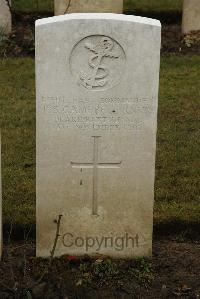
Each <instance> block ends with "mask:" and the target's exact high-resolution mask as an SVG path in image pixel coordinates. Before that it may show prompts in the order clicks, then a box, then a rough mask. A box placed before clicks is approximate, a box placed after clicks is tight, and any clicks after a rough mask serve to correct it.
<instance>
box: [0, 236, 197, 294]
mask: <svg viewBox="0 0 200 299" xmlns="http://www.w3.org/2000/svg"><path fill="white" fill-rule="evenodd" d="M34 256H35V246H34V245H33V244H31V243H29V244H26V245H23V244H22V243H17V244H13V245H12V246H11V245H10V246H8V245H7V246H5V249H4V255H3V260H2V261H1V262H0V298H2V299H3V298H20V299H22V298H42V299H44V298H47V299H48V298H49V299H50V298H52V299H56V298H63V299H67V298H68V299H79V298H84V299H95V298H99V299H100V298H102V299H106V298H108V299H114V298H119V299H122V298H123V299H126V298H127V299H129V298H141V299H146V298H147V299H148V298H149V299H158V298H187V299H189V298H190V299H192V298H194V299H197V298H199V297H198V295H200V263H199V256H200V242H193V243H191V242H183V243H180V242H176V241H172V240H156V241H155V242H154V247H153V258H152V259H151V260H148V261H146V260H144V259H141V260H138V261H124V260H122V261H111V260H109V259H107V260H104V261H103V260H96V261H95V260H91V259H90V258H88V257H84V258H82V259H76V258H75V257H67V256H64V257H62V258H60V259H54V261H53V264H52V267H51V269H50V271H49V273H48V274H47V275H45V276H44V277H43V279H41V280H40V281H39V282H38V284H37V285H36V286H34V287H33V285H34V283H35V282H36V281H38V279H40V277H41V275H42V274H43V273H44V269H45V267H46V265H47V263H48V261H47V260H44V259H36V258H35V257H34Z"/></svg>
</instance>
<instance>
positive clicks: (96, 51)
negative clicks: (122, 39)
mask: <svg viewBox="0 0 200 299" xmlns="http://www.w3.org/2000/svg"><path fill="white" fill-rule="evenodd" d="M125 61H126V57H125V52H124V50H123V48H122V47H121V46H120V44H119V43H118V42H117V41H115V40H114V39H112V38H110V37H108V36H103V35H92V36H88V37H86V38H84V39H82V40H81V41H80V42H78V43H77V44H76V45H75V47H74V48H73V50H72V53H71V56H70V68H71V72H72V74H73V76H74V77H75V80H76V82H77V83H78V84H79V85H81V86H83V87H84V88H86V89H88V90H95V91H96V90H106V89H109V88H111V87H113V86H115V85H117V84H118V83H119V82H120V79H121V76H122V74H123V71H124V67H125Z"/></svg>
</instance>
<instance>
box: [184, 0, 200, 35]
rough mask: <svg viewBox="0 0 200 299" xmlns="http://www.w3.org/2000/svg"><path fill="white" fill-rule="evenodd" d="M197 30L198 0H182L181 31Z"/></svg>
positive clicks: (199, 1) (198, 27)
mask: <svg viewBox="0 0 200 299" xmlns="http://www.w3.org/2000/svg"><path fill="white" fill-rule="evenodd" d="M198 30H200V0H184V2H183V20H182V32H183V33H184V34H188V33H190V32H191V31H198Z"/></svg>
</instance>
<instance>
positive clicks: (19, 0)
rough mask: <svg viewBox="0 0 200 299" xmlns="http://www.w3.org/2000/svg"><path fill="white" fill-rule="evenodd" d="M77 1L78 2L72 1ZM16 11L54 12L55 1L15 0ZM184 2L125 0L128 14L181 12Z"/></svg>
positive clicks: (14, 7) (13, 3) (173, 0)
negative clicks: (137, 12) (139, 12)
mask: <svg viewBox="0 0 200 299" xmlns="http://www.w3.org/2000/svg"><path fill="white" fill-rule="evenodd" d="M72 1H76V0H72ZM12 7H13V9H14V10H15V11H23V12H31V11H49V12H53V0H38V1H37V0H13V1H12ZM181 9H182V0H124V10H125V11H126V12H134V11H135V10H139V11H144V12H146V11H155V12H159V11H166V12H167V11H170V12H171V11H181Z"/></svg>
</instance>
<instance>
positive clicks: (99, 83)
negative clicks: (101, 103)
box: [79, 37, 120, 89]
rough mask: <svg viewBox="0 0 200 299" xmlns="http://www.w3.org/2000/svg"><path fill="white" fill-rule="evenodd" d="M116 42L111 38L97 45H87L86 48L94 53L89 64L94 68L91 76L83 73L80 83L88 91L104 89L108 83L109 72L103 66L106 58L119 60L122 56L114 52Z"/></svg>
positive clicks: (102, 39)
mask: <svg viewBox="0 0 200 299" xmlns="http://www.w3.org/2000/svg"><path fill="white" fill-rule="evenodd" d="M113 47H114V42H113V41H112V40H111V39H110V38H109V37H103V38H101V40H100V41H99V42H98V43H97V44H96V45H93V44H89V43H86V44H85V48H86V49H88V50H89V51H91V52H92V54H91V56H90V58H89V61H88V64H89V66H90V67H91V68H92V70H91V73H90V74H86V73H85V72H83V71H81V73H80V77H79V79H80V83H81V84H82V85H83V86H84V87H86V88H87V89H93V88H95V87H103V86H105V85H106V83H107V82H108V75H109V70H108V68H106V67H105V66H104V65H103V64H102V60H103V58H104V57H107V58H115V59H117V58H119V57H120V55H119V54H118V53H115V51H113Z"/></svg>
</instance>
